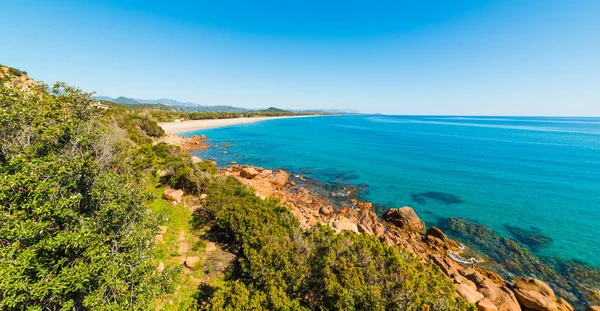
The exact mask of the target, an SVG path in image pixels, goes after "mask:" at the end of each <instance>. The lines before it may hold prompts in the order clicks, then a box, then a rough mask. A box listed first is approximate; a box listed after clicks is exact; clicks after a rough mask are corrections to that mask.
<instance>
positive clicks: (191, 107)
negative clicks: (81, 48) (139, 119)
mask: <svg viewBox="0 0 600 311" xmlns="http://www.w3.org/2000/svg"><path fill="white" fill-rule="evenodd" d="M94 98H95V99H97V100H107V101H111V102H113V103H117V104H122V105H144V104H160V105H166V106H171V107H174V108H177V109H181V110H187V111H201V112H244V111H251V110H250V109H245V108H239V107H234V106H224V105H218V106H203V105H198V104H196V103H192V102H182V101H178V100H174V99H168V98H160V99H136V98H129V97H124V96H119V97H117V98H112V97H108V96H94ZM132 108H133V107H132ZM140 108H146V107H144V106H141V107H140Z"/></svg>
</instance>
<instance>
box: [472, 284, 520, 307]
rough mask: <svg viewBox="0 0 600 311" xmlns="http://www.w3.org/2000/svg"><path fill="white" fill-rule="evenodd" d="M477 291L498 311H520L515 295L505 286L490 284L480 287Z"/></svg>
mask: <svg viewBox="0 0 600 311" xmlns="http://www.w3.org/2000/svg"><path fill="white" fill-rule="evenodd" d="M478 291H479V292H480V293H482V294H483V296H484V297H485V298H486V299H488V300H489V301H491V302H492V303H493V304H494V305H495V306H496V307H497V308H498V310H499V311H521V306H520V305H519V302H518V301H517V298H516V297H515V294H514V293H513V292H512V291H511V290H510V289H509V288H508V287H506V286H497V285H495V284H491V285H489V286H483V287H480V288H479V289H478Z"/></svg>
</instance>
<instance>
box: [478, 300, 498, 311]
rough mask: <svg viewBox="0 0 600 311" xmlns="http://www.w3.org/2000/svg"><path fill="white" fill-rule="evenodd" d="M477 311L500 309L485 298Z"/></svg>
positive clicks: (479, 303) (480, 302)
mask: <svg viewBox="0 0 600 311" xmlns="http://www.w3.org/2000/svg"><path fill="white" fill-rule="evenodd" d="M477 311H498V307H496V306H495V305H494V304H493V303H492V302H491V301H489V300H488V299H487V298H483V299H481V300H479V301H478V302H477Z"/></svg>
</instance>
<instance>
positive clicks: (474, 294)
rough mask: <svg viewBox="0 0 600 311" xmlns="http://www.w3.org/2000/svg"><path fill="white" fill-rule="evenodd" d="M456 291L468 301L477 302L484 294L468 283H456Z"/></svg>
mask: <svg viewBox="0 0 600 311" xmlns="http://www.w3.org/2000/svg"><path fill="white" fill-rule="evenodd" d="M454 287H455V288H456V292H457V293H458V294H459V295H460V296H461V297H462V298H464V299H465V300H466V301H467V302H468V303H477V302H478V301H480V300H481V299H483V295H482V294H481V293H480V292H478V291H476V290H474V289H473V288H471V287H470V286H468V285H466V284H454Z"/></svg>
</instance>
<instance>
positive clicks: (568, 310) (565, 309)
mask: <svg viewBox="0 0 600 311" xmlns="http://www.w3.org/2000/svg"><path fill="white" fill-rule="evenodd" d="M556 305H557V306H558V311H574V310H575V309H574V308H573V306H571V305H570V304H569V303H568V302H567V301H566V300H564V299H562V298H558V299H556ZM599 310H600V309H599Z"/></svg>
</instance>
